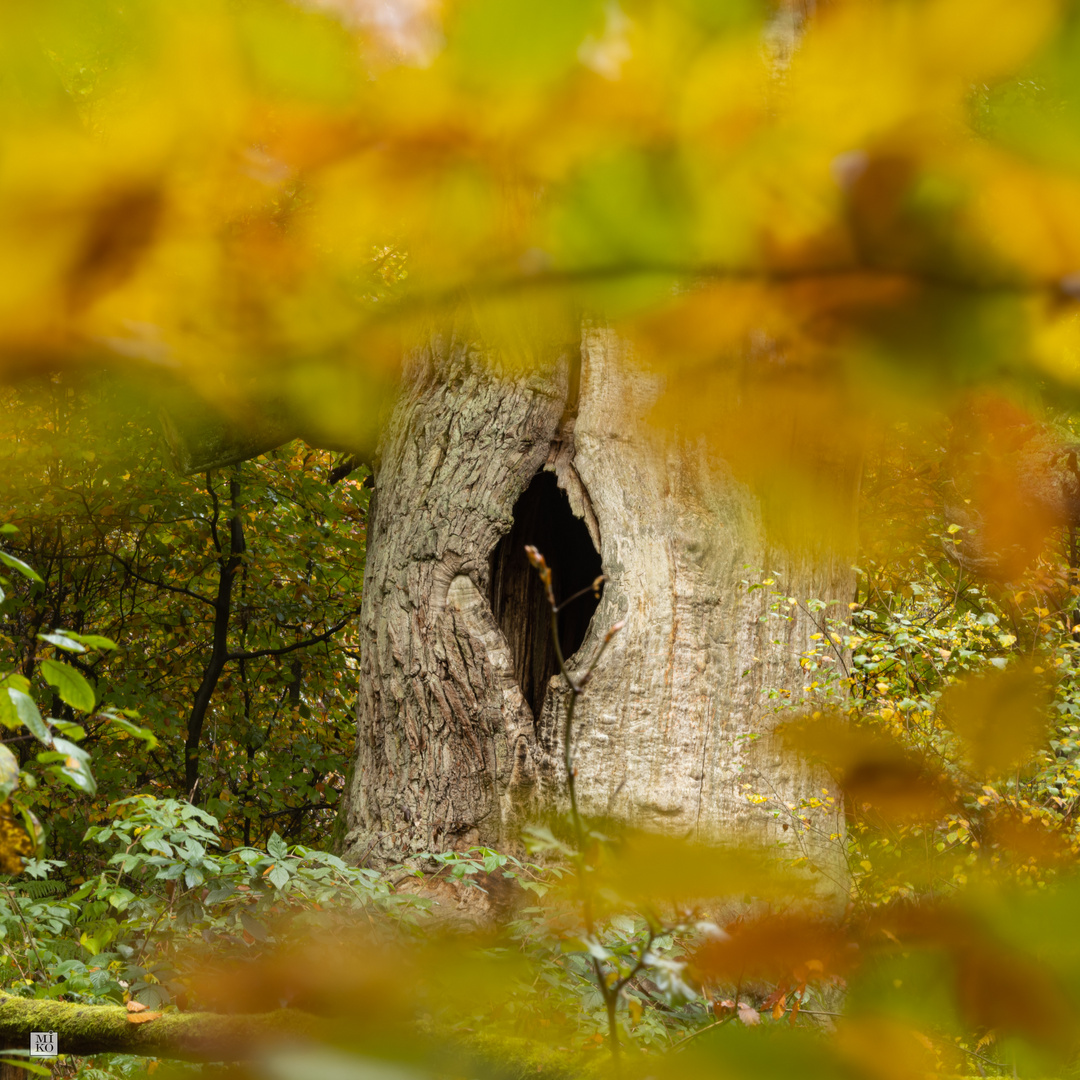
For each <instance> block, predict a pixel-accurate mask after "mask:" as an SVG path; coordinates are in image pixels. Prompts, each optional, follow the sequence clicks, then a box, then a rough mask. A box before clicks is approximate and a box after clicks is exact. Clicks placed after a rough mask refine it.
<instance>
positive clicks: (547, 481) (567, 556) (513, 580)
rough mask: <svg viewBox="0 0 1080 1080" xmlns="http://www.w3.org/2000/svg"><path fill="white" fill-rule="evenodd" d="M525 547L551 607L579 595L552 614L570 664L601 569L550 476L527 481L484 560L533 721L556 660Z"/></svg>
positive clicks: (494, 603)
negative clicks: (546, 571)
mask: <svg viewBox="0 0 1080 1080" xmlns="http://www.w3.org/2000/svg"><path fill="white" fill-rule="evenodd" d="M526 544H532V545H533V546H534V547H536V548H537V549H538V550H539V551H540V553H541V554H542V555H543V556H544V558H545V559H546V560H547V564H548V566H549V567H551V576H552V583H553V585H554V589H555V602H556V604H559V605H562V604H566V601H567V600H568V599H569V598H570V597H571V596H573V595H574V594H575V593H577V592H580V591H582V590H584V593H583V595H581V596H579V597H578V598H577V599H576V600H574V601H572V602H571V603H569V604H566V606H565V607H564V608H562V610H561V611H560V612H559V614H558V624H559V646H560V648H561V649H562V654H563V656H564V657H566V658H567V659H569V658H570V657H571V655H573V654H574V653H575V652H577V651H578V649H580V648H581V645H582V642H584V640H585V635H586V633H587V632H588V629H589V621H590V620H591V619H592V617H593V612H595V611H596V608H597V606H598V605H599V603H600V601H599V598H598V597H597V596H594V595H593V591H592V588H591V586H592V583H593V582H594V581H595V580H596V578H597V577H599V576H600V574H601V573H602V571H601V569H600V553H599V552H598V551H597V550H596V548H595V547H594V546H593V542H592V538H591V537H590V536H589V530H588V529H587V528H586V527H585V522H583V521H582V520H581V519H580V518H577V517H575V516H574V513H573V511H572V510H571V509H570V500H569V499H568V498H567V497H566V493H565V492H564V491H563V490H562V489H561V488H560V487H559V485H558V483H557V482H556V480H555V476H554V475H553V474H552V473H549V472H538V473H537V474H536V476H534V477H533V479H532V482H531V483H530V484H529V486H528V487H527V488H526V489H525V491H524V492H523V493H522V495H521V497H520V498H519V499H518V501H517V502H516V503H515V504H514V524H513V525H512V526H511V528H510V531H509V532H508V533H507V534H506V535H505V536H504V537H502V539H501V540H499V542H498V544H496V545H495V550H494V552H493V553H492V556H491V596H490V600H491V610H492V611H493V612H494V613H495V621H496V622H497V623H498V624H499V627H500V629H501V630H502V632H503V635H504V636H505V638H506V640H507V643H508V644H509V646H510V652H511V654H512V655H513V658H514V675H515V677H516V678H517V682H518V686H520V687H521V692H522V694H523V695H524V697H525V700H526V701H527V702H528V703H529V707H530V708H531V709H532V711H533V716H536V717H538V716H539V715H540V711H541V709H542V708H543V704H544V693H545V691H546V690H547V685H548V681H549V680H550V679H551V677H552V676H553V675H555V674H557V673H558V670H559V662H558V659H557V658H556V655H555V647H554V645H553V644H552V641H551V608H550V606H549V605H548V601H547V595H546V594H545V592H544V586H543V584H542V583H541V581H540V575H539V574H537V572H536V571H535V570H534V569H533V568H532V566H531V565H530V564H529V560H528V558H527V557H526V555H525V545H526Z"/></svg>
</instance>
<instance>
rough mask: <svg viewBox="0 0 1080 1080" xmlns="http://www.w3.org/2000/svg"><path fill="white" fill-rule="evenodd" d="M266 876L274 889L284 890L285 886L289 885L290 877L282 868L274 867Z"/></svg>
mask: <svg viewBox="0 0 1080 1080" xmlns="http://www.w3.org/2000/svg"><path fill="white" fill-rule="evenodd" d="M266 876H267V879H268V880H269V882H270V884H271V885H273V886H274V888H275V889H284V888H285V886H286V885H288V884H289V879H290V877H291V876H292V875H291V874H290V873H289V871H288V870H286V869H285V867H284V866H275V867H274V869H273V870H271V871H270V873H269V874H267V875H266Z"/></svg>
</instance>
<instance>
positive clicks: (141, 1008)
mask: <svg viewBox="0 0 1080 1080" xmlns="http://www.w3.org/2000/svg"><path fill="white" fill-rule="evenodd" d="M124 1007H125V1008H126V1009H127V1011H128V1012H129V1013H137V1012H146V1010H147V1009H148V1008H150V1006H149V1005H144V1004H143V1003H142V1002H141V1001H129V1002H128V1003H127V1005H126V1006H124Z"/></svg>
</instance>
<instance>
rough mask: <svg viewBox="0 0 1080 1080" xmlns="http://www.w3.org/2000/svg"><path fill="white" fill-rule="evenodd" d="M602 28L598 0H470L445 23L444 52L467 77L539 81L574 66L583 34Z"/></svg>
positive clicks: (599, 31)
mask: <svg viewBox="0 0 1080 1080" xmlns="http://www.w3.org/2000/svg"><path fill="white" fill-rule="evenodd" d="M603 32H604V6H603V4H601V3H599V2H598V0H547V2H546V3H543V4H540V3H536V2H535V0H472V2H470V3H466V4H463V5H462V6H461V8H460V13H459V15H458V18H457V20H456V22H455V24H454V25H453V27H452V29H451V34H450V52H451V55H452V56H454V57H455V59H456V60H457V62H458V64H459V66H460V67H461V69H462V71H463V72H464V73H465V74H466V76H467V77H469V78H471V79H476V80H479V81H484V82H486V81H489V80H490V81H492V82H497V83H509V84H510V85H514V84H522V83H541V82H546V81H549V80H552V79H556V78H559V77H560V76H562V75H563V74H565V73H566V72H568V71H569V70H571V69H572V68H575V67H577V66H578V65H579V63H580V61H579V59H578V51H579V49H580V48H581V47H582V45H584V44H585V39H586V38H587V37H588V36H589V35H590V34H591V35H592V36H594V37H595V38H600V37H601V36H602V35H603Z"/></svg>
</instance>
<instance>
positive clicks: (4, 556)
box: [0, 551, 45, 585]
mask: <svg viewBox="0 0 1080 1080" xmlns="http://www.w3.org/2000/svg"><path fill="white" fill-rule="evenodd" d="M0 563H3V564H4V565H5V566H10V567H11V569H12V570H18V571H19V573H20V574H22V575H23V576H24V577H28V578H29V579H30V580H31V581H36V582H37V583H38V584H39V585H44V584H45V582H44V581H42V579H41V575H40V574H39V573H38V572H37V571H36V570H35V569H34V568H33V567H32V566H30V565H29V564H27V563H24V562H23V561H22V559H16V558H15V556H14V555H9V554H8V553H7V552H6V551H0Z"/></svg>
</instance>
